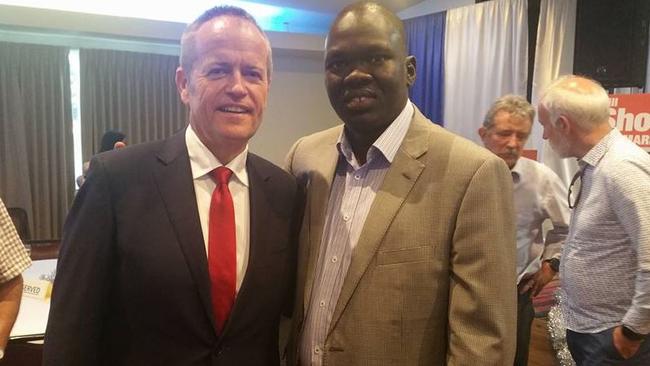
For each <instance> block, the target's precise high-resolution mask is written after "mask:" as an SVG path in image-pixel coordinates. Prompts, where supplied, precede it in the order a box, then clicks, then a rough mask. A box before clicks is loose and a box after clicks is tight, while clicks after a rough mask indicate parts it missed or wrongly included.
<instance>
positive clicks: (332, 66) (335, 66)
mask: <svg viewBox="0 0 650 366" xmlns="http://www.w3.org/2000/svg"><path fill="white" fill-rule="evenodd" d="M346 67H347V62H345V61H332V62H329V63H328V64H327V68H328V69H329V70H332V71H340V70H343V69H345V68H346Z"/></svg>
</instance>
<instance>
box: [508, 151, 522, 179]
mask: <svg viewBox="0 0 650 366" xmlns="http://www.w3.org/2000/svg"><path fill="white" fill-rule="evenodd" d="M521 159H523V157H519V159H517V162H516V163H515V166H513V167H512V169H510V174H511V175H512V181H513V182H514V183H519V181H520V180H521V176H522V170H523V169H522V163H521Z"/></svg>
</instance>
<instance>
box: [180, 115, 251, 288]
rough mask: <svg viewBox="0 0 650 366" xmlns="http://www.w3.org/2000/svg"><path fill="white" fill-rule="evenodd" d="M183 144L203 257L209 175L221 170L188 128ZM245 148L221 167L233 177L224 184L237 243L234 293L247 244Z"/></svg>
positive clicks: (212, 184) (211, 184) (243, 271)
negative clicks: (200, 235) (194, 199)
mask: <svg viewBox="0 0 650 366" xmlns="http://www.w3.org/2000/svg"><path fill="white" fill-rule="evenodd" d="M185 143H186V145H187V152H188V154H189V157H190V167H191V169H192V180H193V182H194V192H195V195H196V206H197V208H198V210H199V219H200V220H201V231H202V232H203V242H204V245H205V253H206V255H207V254H208V250H209V249H208V233H209V223H210V202H211V200H212V192H213V191H214V188H215V187H216V185H217V184H216V183H215V182H214V180H213V179H212V177H211V176H210V174H209V173H210V172H211V171H213V170H214V169H216V168H218V167H220V166H223V164H222V163H221V162H220V161H219V159H217V158H216V157H215V156H214V155H213V154H212V152H210V150H209V149H208V148H207V147H206V146H205V145H204V144H203V143H202V142H201V140H199V137H198V136H197V135H196V133H195V132H194V130H193V129H192V127H191V126H188V127H187V129H186V130H185ZM247 155H248V146H246V148H245V149H244V151H242V152H241V153H240V154H239V155H237V156H236V157H235V158H234V159H232V160H231V161H230V162H229V163H228V164H226V165H225V166H226V167H227V168H229V169H230V170H232V172H233V174H232V176H231V177H230V181H229V182H228V189H229V190H230V194H231V195H232V201H233V204H234V206H235V235H236V240H237V291H239V288H240V287H241V283H242V281H243V280H244V275H245V274H246V268H247V266H248V254H249V241H250V229H249V228H250V197H249V192H248V172H247V171H246V157H247Z"/></svg>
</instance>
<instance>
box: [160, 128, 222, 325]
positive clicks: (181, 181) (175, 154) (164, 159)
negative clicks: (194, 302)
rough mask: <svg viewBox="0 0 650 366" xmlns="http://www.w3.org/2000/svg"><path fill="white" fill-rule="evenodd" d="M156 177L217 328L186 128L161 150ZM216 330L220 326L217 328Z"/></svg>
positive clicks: (202, 298)
mask: <svg viewBox="0 0 650 366" xmlns="http://www.w3.org/2000/svg"><path fill="white" fill-rule="evenodd" d="M158 160H159V163H160V164H158V165H157V166H156V168H155V169H154V178H155V181H156V183H157V185H158V190H159V192H160V195H161V197H162V200H163V202H164V204H165V207H166V209H167V213H168V215H169V219H170V222H171V224H172V226H173V228H174V231H175V232H176V240H178V242H179V243H180V246H181V250H182V252H183V255H184V257H185V261H186V262H187V266H188V268H189V270H190V273H191V274H192V277H193V278H194V281H195V282H196V285H197V288H198V291H199V296H200V298H201V301H202V302H203V306H204V308H205V311H206V313H207V316H208V318H209V319H210V321H211V323H212V325H213V329H215V328H214V324H215V323H214V314H213V313H212V303H211V300H210V277H209V274H208V260H207V256H206V254H205V244H204V240H203V233H202V231H201V222H200V219H199V215H198V209H197V206H196V196H195V193H194V183H193V181H192V169H191V167H190V160H189V156H188V153H187V147H186V145H185V129H183V131H181V132H179V133H177V134H175V135H174V136H172V137H171V138H170V139H169V140H167V141H166V142H165V144H164V146H163V148H162V149H161V150H160V151H159V153H158ZM215 333H216V329H215Z"/></svg>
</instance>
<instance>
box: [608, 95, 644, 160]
mask: <svg viewBox="0 0 650 366" xmlns="http://www.w3.org/2000/svg"><path fill="white" fill-rule="evenodd" d="M609 123H610V124H611V125H612V127H616V128H618V130H619V131H621V133H622V134H623V135H625V137H627V138H628V139H630V140H631V141H632V142H634V143H635V144H637V145H639V146H640V147H641V148H643V149H644V150H646V151H648V152H650V94H610V96H609Z"/></svg>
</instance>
